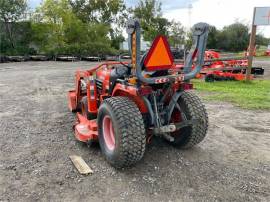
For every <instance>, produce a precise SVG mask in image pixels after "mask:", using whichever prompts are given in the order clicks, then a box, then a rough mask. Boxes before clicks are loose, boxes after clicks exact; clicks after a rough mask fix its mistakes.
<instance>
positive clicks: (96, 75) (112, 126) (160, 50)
mask: <svg viewBox="0 0 270 202" xmlns="http://www.w3.org/2000/svg"><path fill="white" fill-rule="evenodd" d="M127 33H128V35H129V48H130V52H131V56H132V59H131V63H130V64H129V63H127V62H121V61H119V62H106V63H104V64H101V65H99V66H97V67H95V68H92V69H90V70H87V71H77V72H76V81H75V90H72V91H69V93H68V97H69V108H70V110H71V111H73V112H77V121H76V123H75V125H74V130H75V137H76V138H77V139H78V140H79V141H82V142H86V143H91V142H93V141H98V142H99V144H100V147H101V150H102V153H103V154H104V155H105V157H106V159H107V160H108V162H109V163H110V164H111V165H113V166H114V167H117V168H121V167H125V166H130V165H132V164H134V163H136V162H137V161H139V160H140V159H141V158H142V157H143V155H144V152H145V147H146V143H149V141H150V140H151V138H152V137H153V136H160V137H163V138H165V139H166V140H167V141H168V142H169V143H171V144H172V145H174V146H176V147H181V148H190V147H192V146H194V145H196V144H198V143H199V142H201V141H202V140H203V139H204V137H205V135H206V133H207V127H208V117H207V113H206V110H205V107H204V105H203V104H202V102H201V100H200V99H199V97H198V96H197V95H195V94H193V93H192V92H191V91H189V90H190V89H192V87H193V86H192V84H191V83H190V79H192V78H194V77H195V75H196V74H197V73H198V72H200V70H201V67H202V65H203V63H204V52H205V46H206V41H207V35H208V25H207V24H205V23H198V24H196V25H195V26H194V27H193V46H192V48H191V51H190V53H189V55H188V56H187V58H186V61H185V65H184V69H183V70H181V71H179V70H177V68H175V65H174V62H173V58H172V54H171V51H170V48H169V44H168V42H167V39H166V37H165V36H158V37H156V39H155V40H154V42H153V44H152V46H151V48H150V50H149V51H148V53H146V54H145V55H144V56H143V57H140V41H141V37H140V24H139V21H138V20H129V22H128V23H127ZM194 63H195V64H196V67H195V68H193V69H191V67H192V65H193V64H194Z"/></svg>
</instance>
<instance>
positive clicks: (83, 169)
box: [69, 155, 93, 175]
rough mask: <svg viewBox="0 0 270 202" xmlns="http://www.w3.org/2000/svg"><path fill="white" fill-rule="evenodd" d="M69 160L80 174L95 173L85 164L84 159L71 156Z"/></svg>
mask: <svg viewBox="0 0 270 202" xmlns="http://www.w3.org/2000/svg"><path fill="white" fill-rule="evenodd" d="M69 158H70V160H71V161H72V163H73V164H74V166H75V167H76V168H77V170H78V171H79V173H80V174H83V175H87V174H91V173H93V170H92V169H91V168H90V167H89V166H88V165H87V164H86V163H85V161H84V160H83V158H82V157H80V156H77V155H71V156H69Z"/></svg>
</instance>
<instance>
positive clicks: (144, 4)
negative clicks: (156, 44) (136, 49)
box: [133, 0, 171, 41]
mask: <svg viewBox="0 0 270 202" xmlns="http://www.w3.org/2000/svg"><path fill="white" fill-rule="evenodd" d="M133 14H134V17H136V18H138V19H139V20H140V22H141V27H142V29H143V37H144V39H145V40H146V41H152V40H153V39H154V38H155V37H156V36H157V35H158V34H162V35H168V30H169V28H170V25H171V23H170V22H169V21H168V20H167V19H166V18H163V17H162V13H161V3H160V2H159V1H157V0H140V2H139V3H138V5H137V6H136V7H135V9H134V10H133Z"/></svg>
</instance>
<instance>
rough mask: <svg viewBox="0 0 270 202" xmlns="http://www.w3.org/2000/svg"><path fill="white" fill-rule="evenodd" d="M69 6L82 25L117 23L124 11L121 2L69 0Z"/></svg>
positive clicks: (110, 0)
mask: <svg viewBox="0 0 270 202" xmlns="http://www.w3.org/2000/svg"><path fill="white" fill-rule="evenodd" d="M70 4H71V6H72V9H73V12H74V13H75V15H76V16H77V17H78V18H79V19H80V20H82V21H83V22H84V23H88V22H96V23H103V24H110V23H118V21H119V19H121V17H122V15H123V14H125V12H124V11H125V10H126V6H125V4H124V1H123V0H70Z"/></svg>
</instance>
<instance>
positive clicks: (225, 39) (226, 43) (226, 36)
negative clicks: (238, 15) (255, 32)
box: [217, 22, 249, 51]
mask: <svg viewBox="0 0 270 202" xmlns="http://www.w3.org/2000/svg"><path fill="white" fill-rule="evenodd" d="M248 41H249V35H248V26H247V25H244V24H242V23H239V22H236V23H234V24H231V25H229V26H225V27H224V28H223V29H222V31H221V32H220V34H219V35H218V42H217V46H218V48H220V49H223V50H226V51H242V50H246V49H247V47H248Z"/></svg>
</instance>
